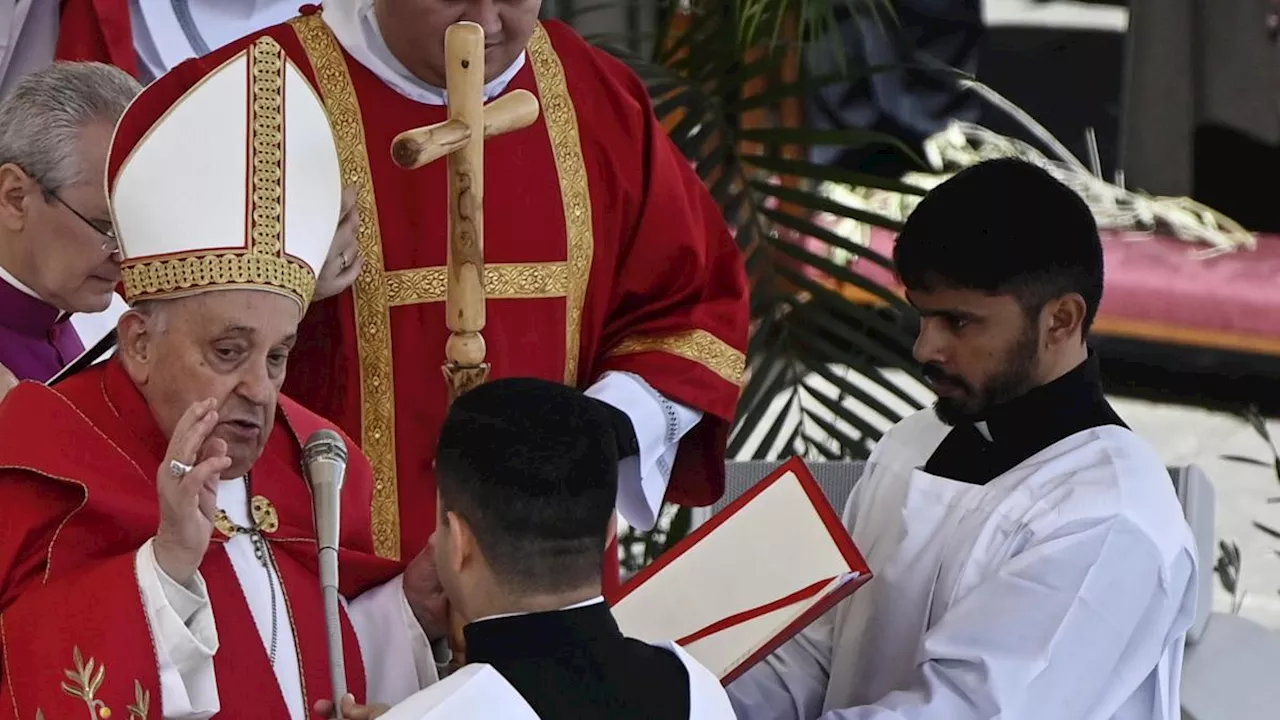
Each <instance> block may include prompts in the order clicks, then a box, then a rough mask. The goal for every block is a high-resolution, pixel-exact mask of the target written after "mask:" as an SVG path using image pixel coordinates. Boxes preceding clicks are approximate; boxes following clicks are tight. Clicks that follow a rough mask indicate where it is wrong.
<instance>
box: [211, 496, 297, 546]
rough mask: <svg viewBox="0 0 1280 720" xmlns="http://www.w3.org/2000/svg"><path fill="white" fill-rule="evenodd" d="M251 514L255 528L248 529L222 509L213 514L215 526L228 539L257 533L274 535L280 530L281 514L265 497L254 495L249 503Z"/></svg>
mask: <svg viewBox="0 0 1280 720" xmlns="http://www.w3.org/2000/svg"><path fill="white" fill-rule="evenodd" d="M249 512H250V514H252V515H253V527H250V528H247V527H244V526H243V525H239V524H237V523H236V522H234V521H232V519H231V516H229V515H227V513H226V511H225V510H223V509H222V508H218V510H217V511H216V512H215V513H214V514H213V526H214V527H215V528H217V529H218V532H220V533H222V534H223V535H224V536H226V537H228V538H233V537H235V536H237V535H249V534H252V533H255V532H263V533H273V532H275V531H277V530H279V529H280V513H278V512H277V511H276V506H275V505H272V504H271V501H270V500H268V499H266V498H265V497H263V496H261V495H254V496H253V499H252V500H250V501H249Z"/></svg>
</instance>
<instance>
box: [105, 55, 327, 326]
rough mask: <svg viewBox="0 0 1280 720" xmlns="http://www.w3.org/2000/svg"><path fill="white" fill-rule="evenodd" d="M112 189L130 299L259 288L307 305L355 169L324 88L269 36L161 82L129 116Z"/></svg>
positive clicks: (120, 130)
mask: <svg viewBox="0 0 1280 720" xmlns="http://www.w3.org/2000/svg"><path fill="white" fill-rule="evenodd" d="M107 192H108V196H109V198H110V201H111V214H112V220H113V221H114V223H115V228H116V233H117V235H118V237H119V238H120V249H121V254H122V255H123V258H124V261H123V263H122V267H123V275H124V297H125V300H127V301H128V302H129V303H130V304H133V303H136V302H138V301H140V300H153V299H162V298H174V297H181V296H184V295H191V294H194V293H199V292H205V291H209V290H223V289H235V288H252V289H257V290H268V291H272V292H278V293H280V294H283V295H286V296H288V297H291V298H293V299H294V300H296V301H297V302H298V303H299V304H300V305H301V307H303V308H305V307H307V305H309V304H310V302H311V297H312V294H313V293H314V291H315V283H316V275H317V273H319V271H320V268H321V267H322V266H323V265H324V259H325V257H326V255H328V252H329V245H330V244H331V243H332V242H333V235H334V231H335V230H336V229H337V225H338V216H339V213H340V208H341V202H342V176H341V173H340V171H339V165H338V149H337V146H336V145H335V142H334V139H333V133H332V131H331V129H330V126H329V120H328V116H327V115H326V114H325V109H324V104H323V102H322V101H321V100H320V98H319V97H318V96H317V94H316V92H315V90H314V89H313V88H312V87H311V85H310V84H309V83H308V82H307V80H306V78H305V77H304V76H303V74H302V72H301V71H300V70H299V69H298V67H297V66H296V65H294V64H293V62H292V61H291V60H290V59H289V58H288V56H287V55H285V52H284V50H283V49H282V48H281V47H280V45H279V44H277V43H276V41H275V40H273V39H271V38H269V37H263V38H260V39H258V40H256V41H254V43H253V44H251V45H249V46H248V47H247V48H245V49H244V50H243V51H241V52H240V53H239V54H237V55H235V56H234V57H232V58H231V59H229V60H227V61H226V62H224V63H222V64H221V65H218V66H216V67H213V68H210V67H209V66H208V64H206V63H202V62H200V61H191V62H186V63H183V64H181V65H179V66H178V67H176V68H174V69H173V70H172V71H171V72H169V73H167V74H165V75H164V76H163V77H161V78H159V79H157V80H156V81H155V82H154V83H152V84H151V85H149V86H147V88H146V89H145V90H143V91H142V94H141V95H139V96H138V98H137V99H136V100H134V102H133V104H131V105H130V106H129V109H128V110H126V111H125V113H124V116H123V117H122V118H121V119H120V122H119V123H118V124H117V125H116V130H115V135H114V137H113V138H112V142H111V153H110V156H109V159H108V164H107Z"/></svg>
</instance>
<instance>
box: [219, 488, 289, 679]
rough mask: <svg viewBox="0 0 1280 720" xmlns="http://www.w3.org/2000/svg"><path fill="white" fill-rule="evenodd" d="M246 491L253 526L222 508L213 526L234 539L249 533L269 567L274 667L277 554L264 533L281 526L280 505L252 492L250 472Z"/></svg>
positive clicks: (255, 551)
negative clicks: (239, 520)
mask: <svg viewBox="0 0 1280 720" xmlns="http://www.w3.org/2000/svg"><path fill="white" fill-rule="evenodd" d="M244 491H245V492H244V494H245V497H246V498H248V504H249V508H248V509H249V517H251V518H252V519H253V527H251V528H249V527H245V526H243V525H239V524H237V523H235V522H233V521H232V520H231V517H230V516H229V515H227V513H226V511H225V510H223V509H222V508H218V510H217V512H215V513H214V514H213V526H214V527H216V528H217V529H218V532H220V533H222V534H223V535H225V536H226V537H227V539H231V538H234V537H236V536H237V535H248V536H249V542H251V543H252V544H253V556H254V557H256V558H257V559H258V562H259V563H261V564H262V567H263V569H265V570H266V571H267V586H268V587H269V588H270V590H271V648H270V652H269V656H270V658H271V667H275V665H276V647H277V646H278V644H279V632H280V621H279V618H280V613H279V608H278V607H277V603H276V574H277V572H276V569H275V558H274V557H273V556H272V555H271V548H270V547H268V546H267V539H266V537H265V536H264V535H263V533H269V532H275V531H276V530H278V529H279V528H280V516H279V514H278V513H277V512H276V508H275V506H274V505H272V504H271V501H270V500H268V499H266V498H265V497H262V496H256V497H255V496H254V495H252V493H251V492H250V484H249V475H248V473H246V474H245V476H244Z"/></svg>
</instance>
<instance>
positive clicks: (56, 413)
mask: <svg viewBox="0 0 1280 720" xmlns="http://www.w3.org/2000/svg"><path fill="white" fill-rule="evenodd" d="M107 187H108V192H109V201H110V207H111V215H112V218H113V220H114V226H115V229H116V231H117V233H118V236H117V237H118V238H119V242H120V254H121V255H122V257H123V263H122V274H123V277H124V294H125V298H126V300H127V301H128V302H129V303H130V304H131V306H132V307H131V309H130V310H129V311H128V312H127V313H125V315H123V316H122V317H121V319H120V320H119V323H118V325H117V332H118V335H119V349H118V352H117V353H116V355H115V356H114V357H113V358H112V359H111V360H109V361H107V362H106V363H104V364H101V365H98V366H95V367H92V368H90V369H88V370H85V371H83V372H81V373H79V374H77V375H74V376H72V377H71V378H69V379H67V380H65V381H63V382H61V383H58V384H57V385H56V386H54V387H47V386H45V385H41V384H37V383H34V382H24V383H22V384H20V385H18V386H17V387H16V388H15V389H13V390H12V391H11V392H10V393H9V395H8V396H7V397H6V398H5V400H4V402H3V403H2V404H0V437H3V438H4V442H3V443H0V506H3V507H4V513H5V532H4V534H3V535H2V536H0V651H2V653H3V655H2V658H0V663H2V664H3V668H2V670H3V672H2V674H0V678H2V679H0V715H8V714H9V713H12V717H14V718H15V719H16V718H22V719H23V720H29V719H30V718H33V717H42V716H43V717H49V718H70V717H83V715H84V713H85V712H86V711H88V712H89V714H90V715H91V716H97V717H99V718H103V719H104V720H105V719H106V718H109V717H112V716H113V715H114V716H115V717H117V718H128V719H129V720H151V719H152V718H182V719H184V720H185V719H187V718H208V717H211V716H219V717H231V718H249V717H262V718H292V719H293V720H305V718H307V717H310V711H311V710H312V708H313V707H314V706H315V705H316V703H318V702H322V701H328V700H329V699H331V698H332V691H331V685H330V677H329V658H328V648H327V643H326V635H325V615H324V610H323V601H322V595H321V590H320V585H319V574H318V563H317V560H316V552H317V548H316V535H315V527H314V521H313V516H312V508H311V496H310V492H309V485H308V483H307V479H306V478H305V477H304V476H303V472H302V468H303V463H302V444H303V443H304V442H305V440H306V439H307V438H308V437H310V435H311V434H312V433H314V432H316V431H318V430H321V429H333V426H332V425H331V424H330V423H328V422H327V421H325V420H323V419H322V418H320V417H318V416H316V415H315V414H313V413H311V412H309V411H307V410H306V409H304V408H303V407H301V406H300V405H298V404H297V403H295V402H293V401H291V400H289V399H288V398H286V397H284V396H282V395H280V394H279V391H280V386H281V384H282V383H283V382H284V379H285V374H286V368H287V364H288V358H289V353H290V351H291V350H292V348H293V346H294V343H295V342H296V340H297V335H298V323H299V322H300V320H301V318H302V315H303V312H304V310H305V308H306V307H307V305H308V303H309V302H310V301H311V295H312V292H313V290H314V288H315V284H316V275H315V271H316V269H317V268H320V267H321V266H322V265H323V263H324V259H325V257H326V255H327V254H328V251H329V246H330V243H331V242H332V239H333V237H334V230H335V228H336V226H337V224H338V218H339V212H340V204H341V189H342V185H341V176H340V172H339V162H338V153H337V148H336V146H335V145H334V141H333V136H332V133H331V131H330V129H329V122H328V118H327V117H326V115H325V109H324V106H323V105H322V104H321V103H320V101H319V99H318V98H317V97H316V96H315V94H314V93H313V92H312V91H311V90H310V88H309V87H308V85H307V82H306V80H305V78H304V77H303V75H302V72H301V71H300V69H299V68H298V67H297V66H296V65H295V64H293V63H292V62H291V61H290V60H289V59H288V57H287V56H286V55H285V53H284V51H283V50H282V49H281V47H280V46H279V44H277V43H276V42H275V41H273V40H271V39H270V38H263V39H261V40H259V41H256V42H254V43H252V44H250V45H248V46H247V47H245V48H244V49H242V50H241V51H240V52H238V53H236V54H235V55H233V56H231V57H230V58H228V59H227V60H226V62H224V63H223V64H222V65H220V66H218V67H217V68H215V69H213V71H212V72H210V73H209V74H207V75H194V74H188V75H185V76H179V75H171V76H166V78H163V79H162V80H160V81H158V82H156V83H154V84H153V85H151V86H150V87H148V88H147V90H146V91H144V92H143V94H142V95H141V96H140V97H139V98H138V99H137V100H136V101H135V102H134V103H133V104H131V105H130V106H129V108H128V110H127V111H126V112H125V114H124V116H123V118H122V119H121V120H120V123H119V124H118V125H117V127H116V130H115V134H114V137H113V140H112V143H111V151H110V153H109V156H108V160H107ZM347 447H348V451H349V453H350V458H351V460H350V464H349V469H348V473H347V477H346V483H345V485H344V486H343V488H342V499H341V500H342V517H341V537H340V538H339V544H340V553H339V563H340V576H341V587H340V592H341V594H342V595H343V597H344V598H345V599H346V611H345V613H344V614H343V620H342V635H343V640H344V645H345V657H346V669H347V685H348V687H349V688H351V690H352V691H353V694H354V695H355V696H356V697H357V698H362V699H363V698H369V699H371V700H373V701H378V702H396V701H398V700H400V699H402V698H404V697H406V696H408V695H409V694H412V693H413V692H416V691H417V690H418V689H420V688H421V687H422V686H424V685H426V684H429V683H431V682H433V681H434V680H435V679H436V677H437V676H436V665H435V662H434V660H433V655H432V652H431V649H430V645H429V640H430V639H433V638H443V636H444V635H445V633H446V629H447V626H446V624H445V622H444V621H443V617H444V609H443V605H444V603H443V596H442V594H435V592H434V591H435V589H436V587H437V586H438V580H436V579H435V578H436V576H435V573H434V565H433V564H432V563H431V559H430V557H429V556H427V555H423V556H422V558H421V559H419V560H415V561H414V562H413V563H411V564H410V565H409V566H408V568H407V569H406V568H403V567H402V566H401V565H400V564H399V563H396V562H392V561H387V560H384V559H381V558H379V557H377V556H376V555H375V554H374V543H373V531H372V526H371V522H370V517H369V507H370V505H369V504H370V499H371V497H372V494H373V476H372V472H371V470H370V467H369V463H368V461H367V460H366V459H365V458H364V457H363V456H362V455H361V454H360V452H359V450H358V449H357V448H356V447H355V445H354V443H351V442H350V441H349V440H348V441H347ZM402 570H403V575H401V572H402Z"/></svg>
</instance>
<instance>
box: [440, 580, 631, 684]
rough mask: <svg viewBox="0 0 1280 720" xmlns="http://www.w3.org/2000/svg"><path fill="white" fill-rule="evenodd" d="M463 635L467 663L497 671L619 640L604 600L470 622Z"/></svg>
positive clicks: (598, 599)
mask: <svg viewBox="0 0 1280 720" xmlns="http://www.w3.org/2000/svg"><path fill="white" fill-rule="evenodd" d="M462 633H463V636H464V637H465V638H466V643H467V662H477V663H488V664H490V665H494V666H495V667H497V668H498V670H499V672H501V669H502V668H501V664H502V662H503V661H506V660H518V659H523V658H528V657H538V656H546V655H547V654H549V653H553V652H554V651H555V649H556V648H559V647H574V646H581V645H583V644H585V643H590V642H598V641H600V640H608V639H620V638H622V631H621V630H619V629H618V623H617V621H615V620H614V619H613V613H612V612H610V611H609V606H608V605H607V604H605V602H604V598H594V599H592V600H588V601H587V602H585V603H579V604H577V605H571V606H569V607H568V608H565V609H562V610H552V611H550V612H538V613H523V614H516V615H501V616H496V617H490V618H486V619H484V620H478V621H476V622H473V623H470V624H469V625H467V626H466V627H464V628H463V629H462Z"/></svg>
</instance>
